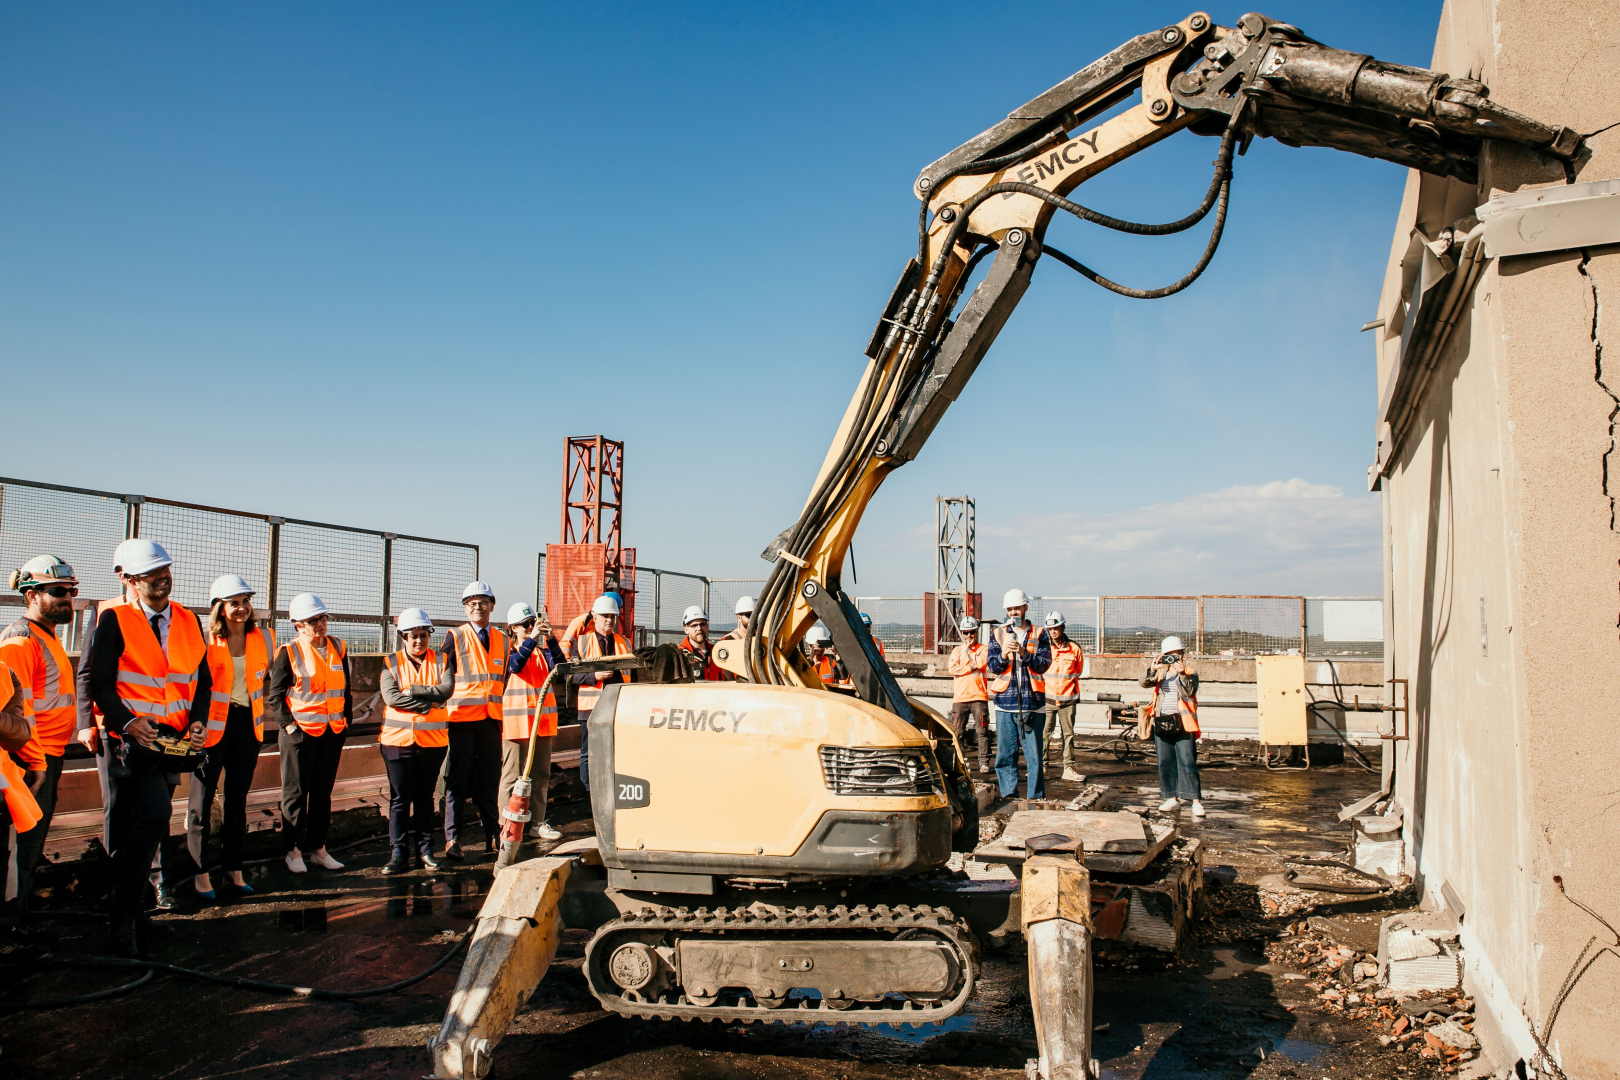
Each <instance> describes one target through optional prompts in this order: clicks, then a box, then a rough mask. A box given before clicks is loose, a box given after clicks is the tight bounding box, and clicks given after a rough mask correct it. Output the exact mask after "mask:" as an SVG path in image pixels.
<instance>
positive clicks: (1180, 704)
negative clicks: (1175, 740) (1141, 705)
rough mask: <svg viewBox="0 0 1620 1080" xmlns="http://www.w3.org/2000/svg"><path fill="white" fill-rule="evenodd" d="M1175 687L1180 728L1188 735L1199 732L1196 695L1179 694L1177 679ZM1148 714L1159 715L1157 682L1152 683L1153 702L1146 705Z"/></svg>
mask: <svg viewBox="0 0 1620 1080" xmlns="http://www.w3.org/2000/svg"><path fill="white" fill-rule="evenodd" d="M1176 688H1177V695H1176V696H1177V697H1178V698H1179V699H1180V700H1178V701H1177V702H1176V711H1177V712H1178V713H1180V714H1181V728H1182V730H1183V731H1185V732H1186V733H1187V734H1189V735H1197V734H1198V733H1199V728H1198V695H1197V694H1194V695H1193V696H1192V697H1187V696H1186V695H1185V694H1181V693H1180V692H1179V691H1180V688H1181V682H1180V680H1179V679H1178V680H1177V682H1176ZM1148 715H1149V716H1153V717H1156V716H1158V715H1159V684H1158V683H1154V684H1153V702H1152V704H1150V705H1149V706H1148Z"/></svg>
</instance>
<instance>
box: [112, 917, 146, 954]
mask: <svg viewBox="0 0 1620 1080" xmlns="http://www.w3.org/2000/svg"><path fill="white" fill-rule="evenodd" d="M111 949H112V954H113V955H114V956H126V957H129V958H130V959H132V960H139V959H140V958H141V944H140V940H139V939H138V938H137V937H136V936H135V920H134V919H116V920H114V921H113V927H112V942H111Z"/></svg>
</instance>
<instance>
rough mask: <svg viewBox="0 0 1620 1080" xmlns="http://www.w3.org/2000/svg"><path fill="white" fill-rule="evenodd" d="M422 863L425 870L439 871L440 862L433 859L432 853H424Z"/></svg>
mask: <svg viewBox="0 0 1620 1080" xmlns="http://www.w3.org/2000/svg"><path fill="white" fill-rule="evenodd" d="M421 862H422V869H424V870H437V869H438V868H439V860H438V859H435V858H434V857H433V853H432V852H430V851H424V852H423V853H422V855H421Z"/></svg>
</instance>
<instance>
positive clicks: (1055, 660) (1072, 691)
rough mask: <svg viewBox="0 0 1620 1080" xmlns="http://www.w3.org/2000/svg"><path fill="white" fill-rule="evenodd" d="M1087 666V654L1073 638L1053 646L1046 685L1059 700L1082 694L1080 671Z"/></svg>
mask: <svg viewBox="0 0 1620 1080" xmlns="http://www.w3.org/2000/svg"><path fill="white" fill-rule="evenodd" d="M1085 667H1086V654H1085V653H1084V652H1082V651H1081V650H1080V646H1079V645H1078V644H1077V643H1076V642H1075V641H1074V640H1073V639H1072V638H1071V639H1070V640H1068V641H1065V642H1064V643H1063V644H1062V645H1053V646H1052V666H1051V667H1049V668H1047V669H1046V675H1045V679H1046V685H1047V687H1048V689H1050V690H1051V692H1052V696H1053V697H1055V698H1057V699H1058V700H1059V701H1061V700H1063V699H1064V698H1072V697H1079V696H1080V673H1081V672H1082V671H1084V670H1085Z"/></svg>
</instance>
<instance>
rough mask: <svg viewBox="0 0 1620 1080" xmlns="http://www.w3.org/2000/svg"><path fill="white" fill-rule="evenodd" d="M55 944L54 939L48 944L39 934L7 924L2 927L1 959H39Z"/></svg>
mask: <svg viewBox="0 0 1620 1080" xmlns="http://www.w3.org/2000/svg"><path fill="white" fill-rule="evenodd" d="M55 944H56V942H55V940H54V939H53V940H52V941H51V942H50V944H46V943H45V942H44V941H43V940H41V936H39V935H34V934H29V933H28V932H26V931H24V930H22V929H20V928H19V927H15V926H7V927H5V928H3V929H0V960H38V959H39V958H40V957H42V956H45V955H46V954H48V953H49V952H50V951H51V949H52V948H53V947H54V946H55Z"/></svg>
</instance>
